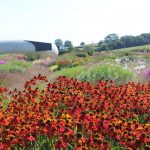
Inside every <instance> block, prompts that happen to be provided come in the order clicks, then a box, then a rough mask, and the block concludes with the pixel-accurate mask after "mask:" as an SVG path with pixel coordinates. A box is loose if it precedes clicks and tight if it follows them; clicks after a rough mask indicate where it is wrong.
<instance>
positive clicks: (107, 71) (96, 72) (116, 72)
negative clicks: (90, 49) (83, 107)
mask: <svg viewBox="0 0 150 150" xmlns="http://www.w3.org/2000/svg"><path fill="white" fill-rule="evenodd" d="M133 77H134V74H133V73H132V72H131V71H129V70H126V69H123V68H121V67H120V66H116V65H110V64H104V65H97V66H94V67H92V68H90V69H89V70H85V71H83V72H82V73H81V74H79V75H78V76H77V78H78V79H79V80H82V81H89V82H92V83H96V82H97V81H98V80H114V81H116V83H123V82H126V81H129V80H130V79H132V78H133Z"/></svg>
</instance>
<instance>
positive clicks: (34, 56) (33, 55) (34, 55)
mask: <svg viewBox="0 0 150 150" xmlns="http://www.w3.org/2000/svg"><path fill="white" fill-rule="evenodd" d="M26 56H27V58H26V60H27V61H34V60H37V59H39V58H40V54H39V53H28V54H26Z"/></svg>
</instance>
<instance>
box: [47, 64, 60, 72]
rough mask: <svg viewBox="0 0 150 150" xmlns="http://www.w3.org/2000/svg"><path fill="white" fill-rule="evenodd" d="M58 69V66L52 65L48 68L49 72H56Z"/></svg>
mask: <svg viewBox="0 0 150 150" xmlns="http://www.w3.org/2000/svg"><path fill="white" fill-rule="evenodd" d="M58 68H59V67H58V65H52V66H50V67H49V70H50V71H56V70H58Z"/></svg>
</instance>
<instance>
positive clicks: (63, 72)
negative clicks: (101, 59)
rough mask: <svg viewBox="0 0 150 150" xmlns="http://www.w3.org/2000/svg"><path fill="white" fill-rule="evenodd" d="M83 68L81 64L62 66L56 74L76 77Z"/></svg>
mask: <svg viewBox="0 0 150 150" xmlns="http://www.w3.org/2000/svg"><path fill="white" fill-rule="evenodd" d="M84 70H85V68H84V67H83V66H76V67H71V68H64V69H62V70H60V71H56V76H67V77H73V78H76V77H77V76H78V75H79V74H80V73H81V72H82V71H84Z"/></svg>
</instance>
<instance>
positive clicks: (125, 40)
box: [97, 33, 150, 51]
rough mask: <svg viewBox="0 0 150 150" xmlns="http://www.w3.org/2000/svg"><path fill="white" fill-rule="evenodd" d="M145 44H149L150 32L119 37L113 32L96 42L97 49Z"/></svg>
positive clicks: (112, 48)
mask: <svg viewBox="0 0 150 150" xmlns="http://www.w3.org/2000/svg"><path fill="white" fill-rule="evenodd" d="M146 44H150V33H143V34H140V35H138V36H131V35H125V36H121V37H120V38H119V36H118V34H115V33H113V34H109V35H107V36H106V37H105V38H104V40H101V41H100V42H98V48H97V50H98V51H101V50H114V49H120V48H127V47H133V46H141V45H146Z"/></svg>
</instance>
